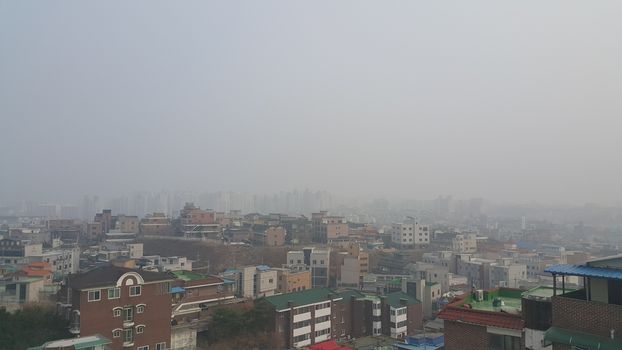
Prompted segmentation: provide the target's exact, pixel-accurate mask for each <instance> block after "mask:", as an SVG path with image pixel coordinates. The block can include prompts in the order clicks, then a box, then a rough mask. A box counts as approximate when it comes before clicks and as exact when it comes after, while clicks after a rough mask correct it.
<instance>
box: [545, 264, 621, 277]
mask: <svg viewBox="0 0 622 350" xmlns="http://www.w3.org/2000/svg"><path fill="white" fill-rule="evenodd" d="M544 272H548V273H551V274H554V275H569V276H583V277H598V278H606V279H614V280H622V270H617V269H606V268H602V267H590V266H585V265H553V266H549V267H547V268H546V269H545V270H544Z"/></svg>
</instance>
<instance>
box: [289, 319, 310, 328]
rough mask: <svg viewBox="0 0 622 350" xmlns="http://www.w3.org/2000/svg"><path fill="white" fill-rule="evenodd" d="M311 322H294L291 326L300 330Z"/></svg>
mask: <svg viewBox="0 0 622 350" xmlns="http://www.w3.org/2000/svg"><path fill="white" fill-rule="evenodd" d="M310 324H311V322H310V321H308V320H307V321H300V322H296V323H294V324H293V328H302V327H306V326H308V325H310Z"/></svg>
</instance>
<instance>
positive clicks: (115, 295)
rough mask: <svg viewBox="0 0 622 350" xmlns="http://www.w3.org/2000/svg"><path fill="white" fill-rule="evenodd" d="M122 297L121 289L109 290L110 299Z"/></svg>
mask: <svg viewBox="0 0 622 350" xmlns="http://www.w3.org/2000/svg"><path fill="white" fill-rule="evenodd" d="M120 297H121V288H109V289H108V299H118V298H120Z"/></svg>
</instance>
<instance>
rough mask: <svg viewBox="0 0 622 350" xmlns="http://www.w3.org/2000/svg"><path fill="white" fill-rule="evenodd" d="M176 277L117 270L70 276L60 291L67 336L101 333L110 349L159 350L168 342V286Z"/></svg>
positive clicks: (124, 269)
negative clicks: (65, 312) (65, 307)
mask: <svg viewBox="0 0 622 350" xmlns="http://www.w3.org/2000/svg"><path fill="white" fill-rule="evenodd" d="M174 280H175V276H174V275H172V274H169V273H159V272H147V271H140V270H132V269H128V268H122V267H116V266H104V267H100V268H97V269H94V270H91V271H89V272H86V273H81V274H76V275H72V276H70V277H69V278H68V280H67V285H66V287H65V288H63V289H62V290H61V292H60V293H61V294H60V296H61V300H62V299H63V298H66V299H65V300H64V301H65V302H66V303H67V304H66V305H65V306H68V307H69V308H68V309H67V315H68V316H69V317H70V320H71V326H70V332H71V333H73V334H75V335H76V336H79V337H85V336H93V335H96V334H100V335H102V336H104V337H106V338H109V339H110V340H112V343H111V344H110V345H109V346H110V349H112V350H117V349H118V350H122V349H124V350H128V349H137V350H148V349H150V350H154V349H155V350H163V349H168V345H169V343H170V340H171V292H170V290H171V286H172V283H173V282H174Z"/></svg>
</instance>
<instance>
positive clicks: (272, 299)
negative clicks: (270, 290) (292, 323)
mask: <svg viewBox="0 0 622 350" xmlns="http://www.w3.org/2000/svg"><path fill="white" fill-rule="evenodd" d="M331 294H332V295H335V297H339V298H341V296H339V295H337V293H336V292H335V291H333V290H332V289H330V288H313V289H307V290H303V291H300V292H295V293H286V294H279V295H273V296H269V297H266V298H265V300H266V301H267V302H268V303H270V304H272V305H273V306H274V308H275V309H276V310H277V311H280V310H286V309H289V303H290V302H291V303H292V306H294V307H297V306H302V305H308V304H315V303H320V302H322V301H327V300H329V299H330V297H329V295H331Z"/></svg>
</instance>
